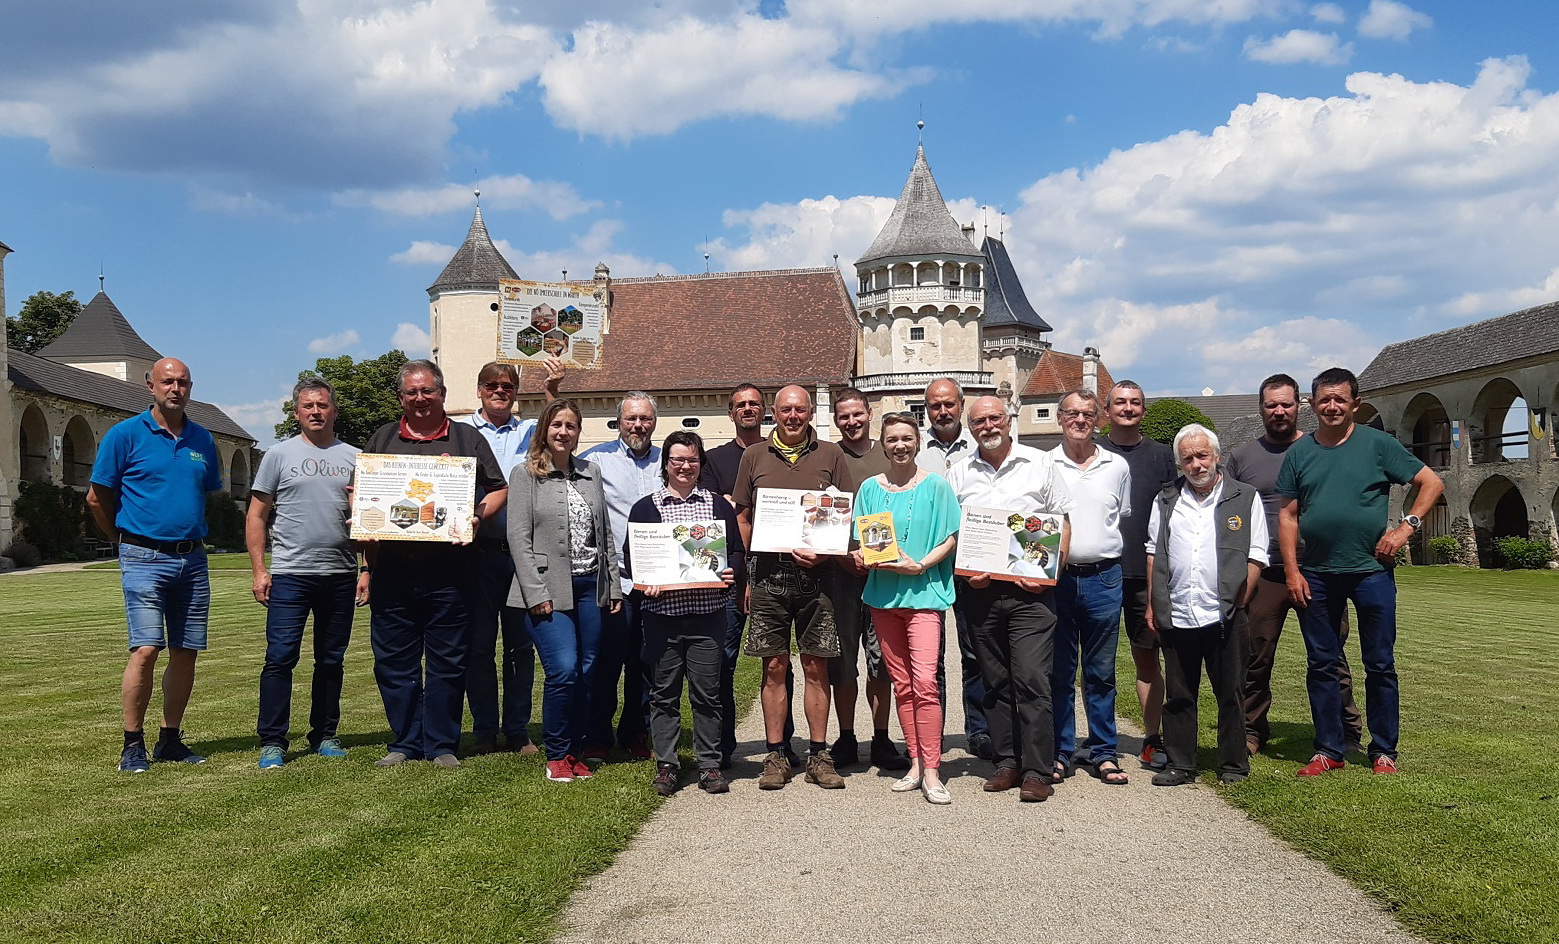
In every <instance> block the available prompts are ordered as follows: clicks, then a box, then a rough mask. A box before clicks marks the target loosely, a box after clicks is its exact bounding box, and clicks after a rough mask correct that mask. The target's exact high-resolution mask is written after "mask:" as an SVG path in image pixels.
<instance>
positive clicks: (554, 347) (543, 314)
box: [497, 279, 607, 370]
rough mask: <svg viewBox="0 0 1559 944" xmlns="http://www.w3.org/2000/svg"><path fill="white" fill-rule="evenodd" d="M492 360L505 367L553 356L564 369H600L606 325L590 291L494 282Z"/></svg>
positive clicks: (556, 284)
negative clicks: (494, 357) (495, 307)
mask: <svg viewBox="0 0 1559 944" xmlns="http://www.w3.org/2000/svg"><path fill="white" fill-rule="evenodd" d="M498 295H499V303H500V307H499V312H498V356H497V359H498V360H500V361H502V362H504V363H506V364H540V363H541V362H542V361H543V360H545V359H546V358H548V357H556V358H558V359H559V360H561V361H562V362H563V366H565V367H569V368H581V369H584V370H593V369H594V368H597V367H599V366H601V345H602V342H603V341H604V339H605V337H606V332H607V326H606V316H605V312H604V310H603V308H602V306H601V300H600V299H599V298H597V297H596V296H595V289H594V287H593V286H585V285H571V284H569V283H567V282H529V281H525V280H523V279H499V280H498Z"/></svg>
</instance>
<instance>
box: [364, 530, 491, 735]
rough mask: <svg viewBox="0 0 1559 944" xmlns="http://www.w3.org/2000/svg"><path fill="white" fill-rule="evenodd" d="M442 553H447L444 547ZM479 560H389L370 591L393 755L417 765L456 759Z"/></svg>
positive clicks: (380, 568) (371, 634) (378, 673)
mask: <svg viewBox="0 0 1559 944" xmlns="http://www.w3.org/2000/svg"><path fill="white" fill-rule="evenodd" d="M438 550H439V551H443V550H444V549H443V548H439V549H438ZM478 592H479V590H478V588H477V586H476V577H475V573H474V561H473V560H472V559H470V558H468V557H466V556H464V555H460V556H459V557H457V558H456V559H454V560H448V559H443V560H438V561H431V562H430V561H427V560H426V559H421V560H405V561H399V562H396V563H395V564H393V565H389V564H386V563H385V562H384V561H383V559H382V558H381V561H380V563H379V565H378V566H377V567H375V568H374V571H373V582H372V583H371V584H370V586H369V605H370V607H371V616H370V619H369V622H368V628H369V632H368V638H369V641H370V642H371V643H372V644H373V652H374V680H375V681H377V682H378V683H379V696H380V697H381V698H382V699H384V715H385V719H386V720H387V721H389V723H390V732H391V735H390V737H391V740H390V743H389V745H388V747H389V750H391V751H399V752H400V753H402V754H405V755H406V756H407V757H408V758H410V759H412V760H422V759H431V758H434V757H437V756H438V755H440V754H453V753H454V752H455V748H456V747H458V746H459V744H460V720H461V709H462V707H463V706H464V703H465V687H466V657H467V655H468V652H467V650H468V649H469V647H470V644H471V601H472V599H473V598H474V597H475V596H476V594H477V593H478Z"/></svg>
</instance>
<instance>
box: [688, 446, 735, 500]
mask: <svg viewBox="0 0 1559 944" xmlns="http://www.w3.org/2000/svg"><path fill="white" fill-rule="evenodd" d="M746 451H747V447H746V446H743V445H742V444H741V443H739V442H737V441H736V440H734V439H733V440H731V441H730V442H728V443H726V444H725V445H723V446H716V447H714V448H713V449H709V450H707V451H705V452H704V468H703V470H702V471H701V472H699V473H698V484H700V485H702V486H703V487H705V488H707V489H709V490H710V491H711V492H715V493H716V494H719V495H722V496H724V495H729V494H731V493H732V492H734V491H736V470H737V469H739V468H741V465H742V453H744V452H746Z"/></svg>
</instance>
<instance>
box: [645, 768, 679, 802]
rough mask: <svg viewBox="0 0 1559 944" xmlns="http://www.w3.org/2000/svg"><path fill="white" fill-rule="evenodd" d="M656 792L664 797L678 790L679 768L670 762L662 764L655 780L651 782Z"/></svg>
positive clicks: (656, 772)
mask: <svg viewBox="0 0 1559 944" xmlns="http://www.w3.org/2000/svg"><path fill="white" fill-rule="evenodd" d="M650 786H651V787H653V788H654V790H655V792H656V793H658V794H660V795H661V796H663V797H669V796H671V795H672V794H673V793H676V792H677V787H678V786H679V785H678V783H677V768H675V767H673V766H671V765H670V764H661V765H660V767H659V768H658V769H657V770H656V771H655V780H654V782H652V783H651V784H650Z"/></svg>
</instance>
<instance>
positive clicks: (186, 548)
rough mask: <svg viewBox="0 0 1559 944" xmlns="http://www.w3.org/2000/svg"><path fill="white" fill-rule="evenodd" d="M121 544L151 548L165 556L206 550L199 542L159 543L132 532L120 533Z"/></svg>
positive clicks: (154, 539)
mask: <svg viewBox="0 0 1559 944" xmlns="http://www.w3.org/2000/svg"><path fill="white" fill-rule="evenodd" d="M119 543H120V544H134V545H135V546H136V547H144V548H149V549H150V550H153V551H161V552H162V553H164V554H193V553H195V551H196V549H197V548H204V545H203V544H202V543H201V542H199V541H159V540H157V539H156V538H149V537H146V536H145V535H142V534H135V533H133V532H130V531H121V532H119Z"/></svg>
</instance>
